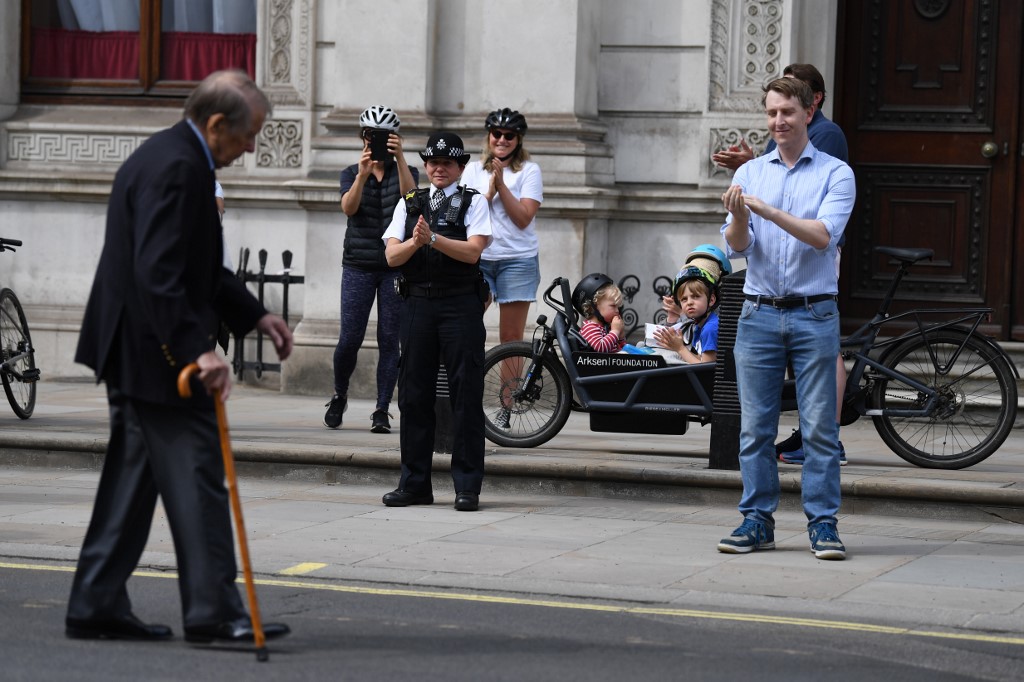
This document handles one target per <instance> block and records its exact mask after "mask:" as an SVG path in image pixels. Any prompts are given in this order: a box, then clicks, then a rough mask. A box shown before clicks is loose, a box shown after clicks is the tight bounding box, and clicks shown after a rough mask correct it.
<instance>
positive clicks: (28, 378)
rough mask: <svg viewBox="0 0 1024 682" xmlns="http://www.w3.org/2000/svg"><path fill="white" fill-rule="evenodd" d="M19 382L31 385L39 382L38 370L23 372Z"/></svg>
mask: <svg viewBox="0 0 1024 682" xmlns="http://www.w3.org/2000/svg"><path fill="white" fill-rule="evenodd" d="M21 380H22V381H24V382H25V383H26V384H31V383H35V382H36V381H39V368H35V369H26V370H25V371H24V372H22V373H21Z"/></svg>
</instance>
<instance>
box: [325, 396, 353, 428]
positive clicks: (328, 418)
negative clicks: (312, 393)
mask: <svg viewBox="0 0 1024 682" xmlns="http://www.w3.org/2000/svg"><path fill="white" fill-rule="evenodd" d="M324 407H326V408H327V412H326V413H325V414H324V426H326V427H327V428H329V429H336V428H338V427H339V426H341V415H343V414H345V410H347V409H348V398H346V397H341V396H337V395H335V396H333V397H332V398H331V399H330V400H329V401H327V402H326V403H325V404H324Z"/></svg>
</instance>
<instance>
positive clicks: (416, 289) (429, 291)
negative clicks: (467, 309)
mask: <svg viewBox="0 0 1024 682" xmlns="http://www.w3.org/2000/svg"><path fill="white" fill-rule="evenodd" d="M406 286H408V287H409V295H410V296H417V297H419V298H447V297H449V296H464V295H465V294H475V293H476V284H475V283H474V284H456V285H452V286H446V287H439V286H435V285H432V284H413V283H412V282H410V283H409V284H408V285H406Z"/></svg>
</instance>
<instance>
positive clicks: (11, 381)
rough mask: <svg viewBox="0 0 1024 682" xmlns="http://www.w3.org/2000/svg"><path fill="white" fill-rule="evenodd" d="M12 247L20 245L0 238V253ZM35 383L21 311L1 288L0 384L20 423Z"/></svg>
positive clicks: (26, 413)
mask: <svg viewBox="0 0 1024 682" xmlns="http://www.w3.org/2000/svg"><path fill="white" fill-rule="evenodd" d="M15 246H21V242H20V241H19V240H17V239H3V238H0V251H14V250H15V249H14V247H15ZM37 381H39V369H38V368H37V367H36V359H35V351H33V350H32V337H31V336H30V335H29V331H28V321H26V319H25V311H24V310H23V309H22V307H21V302H20V301H18V297H17V296H15V295H14V292H13V291H12V290H11V289H9V288H7V287H4V288H2V289H0V382H3V385H4V393H6V394H7V400H8V401H9V402H10V403H11V409H12V410H14V414H16V415H18V416H19V417H21V418H22V419H28V418H29V417H31V416H32V411H33V410H34V409H35V406H36V382H37Z"/></svg>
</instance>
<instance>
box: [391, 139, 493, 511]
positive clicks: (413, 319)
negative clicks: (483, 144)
mask: <svg viewBox="0 0 1024 682" xmlns="http://www.w3.org/2000/svg"><path fill="white" fill-rule="evenodd" d="M420 157H421V158H422V159H423V161H424V165H425V167H426V171H427V177H428V178H429V179H430V185H431V186H430V187H428V188H424V189H420V190H416V191H413V192H410V193H409V194H407V195H405V198H404V199H403V200H402V201H400V202H399V204H398V206H397V207H396V208H395V213H394V216H393V218H392V220H391V225H390V226H389V227H388V229H387V231H385V232H384V236H383V239H384V243H385V245H386V246H385V256H386V257H387V261H388V265H390V266H391V267H397V268H399V269H400V270H401V273H402V277H401V279H400V283H401V291H400V292H399V293H400V295H401V296H402V297H403V299H404V302H403V304H402V305H403V307H402V317H401V325H400V331H399V337H400V340H401V348H402V359H401V362H400V366H399V370H398V407H399V409H400V410H401V412H402V421H401V429H400V433H401V436H400V441H401V446H402V478H401V480H400V481H399V483H398V489H396V490H394V491H392V492H390V493H388V494H386V495H385V496H384V499H383V501H384V504H385V505H387V506H389V507H404V506H406V505H410V504H433V502H434V496H433V493H432V491H431V483H430V465H431V459H432V457H433V444H434V425H435V416H434V400H435V394H436V389H437V367H438V359H439V358H440V360H441V362H443V363H444V366H445V368H446V370H447V372H448V386H449V390H450V393H451V403H452V413H453V428H454V441H453V444H452V464H451V471H452V480H453V482H454V483H455V493H456V496H455V509H457V510H459V511H476V509H477V507H478V505H479V499H480V486H481V484H482V483H483V476H484V414H483V383H484V382H483V360H484V341H485V339H486V332H485V330H484V323H483V310H484V302H485V301H486V300H487V294H488V292H487V287H486V284H484V281H483V277H482V276H481V274H480V268H479V266H478V263H479V261H480V253H481V252H482V251H483V250H484V248H485V247H486V246H487V244H488V243H489V242H490V240H491V223H490V216H489V212H488V207H487V202H486V201H484V200H483V198H482V197H481V195H480V194H479V193H478V192H476V191H475V190H472V189H469V188H467V187H463V186H460V185H459V184H458V181H459V178H460V177H461V175H462V171H463V169H464V168H465V167H466V162H467V161H469V154H467V153H466V152H465V147H464V146H463V144H462V139H461V138H460V137H459V136H458V135H456V134H454V133H450V132H435V133H433V134H431V136H430V138H429V139H428V140H427V146H426V149H424V150H423V151H422V152H420Z"/></svg>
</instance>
